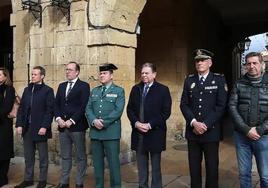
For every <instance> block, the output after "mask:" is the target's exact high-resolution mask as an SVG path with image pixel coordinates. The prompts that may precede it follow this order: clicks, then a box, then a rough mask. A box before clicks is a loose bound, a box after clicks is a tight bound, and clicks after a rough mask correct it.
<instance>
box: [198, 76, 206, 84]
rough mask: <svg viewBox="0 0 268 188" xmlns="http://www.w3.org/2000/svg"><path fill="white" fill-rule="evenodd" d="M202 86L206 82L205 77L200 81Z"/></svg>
mask: <svg viewBox="0 0 268 188" xmlns="http://www.w3.org/2000/svg"><path fill="white" fill-rule="evenodd" d="M199 82H200V84H201V85H203V84H204V82H205V78H204V77H203V76H201V78H200V80H199Z"/></svg>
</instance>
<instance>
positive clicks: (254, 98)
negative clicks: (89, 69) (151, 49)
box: [0, 49, 268, 188]
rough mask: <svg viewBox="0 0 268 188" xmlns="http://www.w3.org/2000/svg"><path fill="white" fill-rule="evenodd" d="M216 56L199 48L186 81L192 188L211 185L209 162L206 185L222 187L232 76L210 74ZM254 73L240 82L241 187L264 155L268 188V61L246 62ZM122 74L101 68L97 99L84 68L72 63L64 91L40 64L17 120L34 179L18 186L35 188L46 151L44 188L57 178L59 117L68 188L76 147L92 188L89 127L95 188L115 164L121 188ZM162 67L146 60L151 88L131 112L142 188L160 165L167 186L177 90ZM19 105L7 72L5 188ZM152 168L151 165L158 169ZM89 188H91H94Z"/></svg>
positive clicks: (235, 113)
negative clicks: (53, 155) (164, 157)
mask: <svg viewBox="0 0 268 188" xmlns="http://www.w3.org/2000/svg"><path fill="white" fill-rule="evenodd" d="M212 57H213V53H211V52H210V51H208V50H204V49H197V50H196V51H195V54H194V62H195V68H196V71H197V73H196V74H193V75H189V76H188V77H187V78H186V79H185V82H184V88H183V92H182V95H181V104H180V108H181V111H182V113H183V116H184V117H185V120H186V138H187V143H188V161H189V168H190V177H191V187H192V188H202V173H201V172H202V169H201V164H202V159H203V155H204V158H205V167H206V183H205V187H206V188H217V187H218V186H219V185H218V166H219V155H218V153H219V141H220V138H221V126H220V119H221V117H222V115H223V114H224V113H225V112H226V105H227V85H226V81H225V78H224V76H223V75H220V74H216V73H213V72H211V71H210V68H211V66H212ZM245 66H246V69H247V73H246V74H245V75H244V76H243V77H242V78H241V79H239V80H238V81H237V82H236V83H235V85H234V89H233V91H232V93H231V96H230V100H229V109H230V114H231V116H232V117H233V119H234V127H235V134H234V135H235V143H236V149H237V159H238V167H239V178H240V185H241V188H249V187H251V166H252V156H253V155H255V158H256V162H257V167H258V172H259V175H260V180H261V188H267V187H268V174H267V173H268V169H267V168H268V157H267V154H268V153H267V152H268V144H267V142H268V140H267V139H268V137H267V132H268V75H267V73H265V71H264V69H263V59H262V56H261V54H259V53H256V52H252V53H249V54H248V55H247V56H246V65H245ZM117 69H118V68H117V67H116V66H115V65H114V64H110V63H106V64H103V65H101V66H99V82H100V85H99V86H97V87H95V88H94V89H92V91H91V92H90V87H89V84H88V83H86V82H84V81H81V80H80V79H79V77H78V76H79V73H80V66H79V64H78V63H76V62H69V63H68V64H67V65H66V80H67V81H65V82H63V83H61V84H60V85H59V87H58V90H57V92H56V97H54V91H53V89H52V88H51V87H49V86H47V85H46V84H45V83H44V78H45V75H46V72H45V69H44V68H43V67H41V66H35V67H33V70H32V82H31V83H30V84H29V85H28V86H27V87H26V88H25V89H24V91H23V95H22V99H21V104H20V108H19V111H18V114H17V119H16V132H17V134H19V135H21V136H22V137H23V147H24V157H25V172H24V180H23V181H22V182H21V183H20V184H18V185H16V186H15V188H24V187H28V186H31V185H33V184H34V183H33V181H34V164H35V152H36V150H38V154H39V170H40V173H39V180H38V184H37V188H44V187H46V184H47V174H48V143H47V140H48V139H50V138H51V137H52V132H51V124H52V121H53V118H55V121H56V122H57V125H58V130H59V142H60V144H59V145H60V156H61V175H60V182H59V184H58V186H57V187H58V188H69V187H70V184H69V178H70V171H71V168H72V151H73V147H74V150H75V158H76V164H77V165H76V166H77V172H76V178H75V183H76V185H75V187H76V188H82V187H84V179H85V174H86V169H87V155H86V144H85V137H86V130H87V129H88V127H89V128H90V131H89V136H90V139H91V145H90V153H91V155H92V160H93V167H94V177H95V188H104V169H105V162H104V159H105V157H106V159H107V161H108V167H109V171H110V187H111V188H121V174H120V173H121V172H120V159H119V154H120V138H121V120H120V119H121V115H122V113H123V110H124V107H125V92H124V89H123V88H122V87H120V86H118V85H116V84H115V83H114V82H113V72H114V71H115V70H117ZM156 75H157V73H156V67H155V65H154V64H152V63H145V64H143V65H142V67H141V81H140V82H139V83H138V84H136V85H134V86H133V87H132V89H131V92H130V95H129V100H128V104H127V107H126V111H127V116H128V118H129V120H130V124H131V127H132V133H131V149H132V150H134V151H136V157H137V168H138V178H139V188H148V187H149V186H148V184H149V183H148V180H149V178H148V177H149V165H151V172H152V179H151V187H152V188H161V187H162V174H161V153H162V151H164V150H165V149H166V131H167V125H166V120H167V119H168V118H169V116H170V114H171V105H172V100H171V95H170V91H169V88H168V87H167V86H165V85H163V84H161V83H159V82H157V81H156ZM14 100H15V89H14V87H13V86H12V83H11V80H10V77H9V74H8V71H7V70H6V69H4V68H0V106H1V108H0V119H1V121H0V153H1V155H0V187H1V186H3V185H5V184H8V177H7V173H8V169H9V163H10V158H12V157H14V152H13V129H12V119H10V118H8V113H9V112H10V111H11V109H12V106H13V103H14ZM149 162H150V164H149ZM85 187H87V186H86V185H85Z"/></svg>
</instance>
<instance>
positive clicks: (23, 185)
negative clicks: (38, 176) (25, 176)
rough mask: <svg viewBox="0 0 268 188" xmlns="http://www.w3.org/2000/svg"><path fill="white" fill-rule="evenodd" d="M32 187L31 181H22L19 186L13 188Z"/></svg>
mask: <svg viewBox="0 0 268 188" xmlns="http://www.w3.org/2000/svg"><path fill="white" fill-rule="evenodd" d="M32 185H33V181H23V182H21V183H20V184H19V185H16V186H15V187H14V188H24V187H29V186H32Z"/></svg>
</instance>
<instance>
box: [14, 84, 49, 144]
mask: <svg viewBox="0 0 268 188" xmlns="http://www.w3.org/2000/svg"><path fill="white" fill-rule="evenodd" d="M33 86H34V90H33ZM32 90H33V92H32ZM53 108H54V92H53V89H52V88H50V87H49V86H47V85H45V84H35V85H34V84H29V86H28V87H26V88H25V89H24V92H23V94H22V99H21V104H20V107H19V110H18V116H17V121H16V127H22V128H23V133H25V132H26V131H30V132H31V136H32V139H33V141H37V142H41V141H47V139H48V138H51V137H52V133H51V123H52V120H53ZM40 128H46V129H47V131H46V134H45V135H38V132H39V130H40Z"/></svg>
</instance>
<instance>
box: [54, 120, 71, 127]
mask: <svg viewBox="0 0 268 188" xmlns="http://www.w3.org/2000/svg"><path fill="white" fill-rule="evenodd" d="M57 123H58V125H59V127H60V128H65V127H66V128H70V127H71V125H72V124H73V122H72V121H71V120H67V121H64V120H63V119H61V118H59V119H58V120H57Z"/></svg>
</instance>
